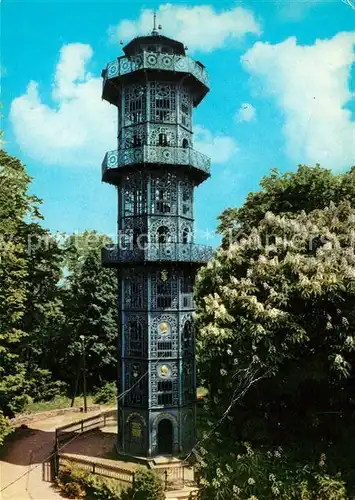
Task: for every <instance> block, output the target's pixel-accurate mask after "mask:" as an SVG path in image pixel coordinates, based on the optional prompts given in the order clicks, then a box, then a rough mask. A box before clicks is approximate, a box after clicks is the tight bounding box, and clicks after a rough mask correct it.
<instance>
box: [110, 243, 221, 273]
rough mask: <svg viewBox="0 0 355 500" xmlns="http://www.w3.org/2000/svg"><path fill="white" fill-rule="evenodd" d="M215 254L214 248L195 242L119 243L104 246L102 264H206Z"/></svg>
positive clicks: (112, 265) (113, 265)
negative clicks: (126, 246) (126, 244)
mask: <svg viewBox="0 0 355 500" xmlns="http://www.w3.org/2000/svg"><path fill="white" fill-rule="evenodd" d="M212 255H213V248H212V247H210V246H207V245H196V244H195V243H147V244H146V245H145V247H144V248H142V249H140V248H139V247H138V246H132V247H131V248H119V245H112V246H111V247H106V248H103V249H102V251H101V259H102V265H103V266H104V267H115V266H118V265H121V264H127V263H129V262H134V263H139V262H191V263H196V264H206V263H207V262H208V261H209V260H210V259H211V258H212Z"/></svg>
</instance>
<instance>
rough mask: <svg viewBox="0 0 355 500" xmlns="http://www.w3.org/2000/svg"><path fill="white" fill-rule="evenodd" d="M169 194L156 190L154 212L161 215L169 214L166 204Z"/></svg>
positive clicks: (168, 206) (167, 204) (166, 191)
mask: <svg viewBox="0 0 355 500" xmlns="http://www.w3.org/2000/svg"><path fill="white" fill-rule="evenodd" d="M169 194H170V193H169V192H168V190H166V189H158V190H157V191H156V211H157V212H159V213H161V214H166V213H169V212H170V205H169V203H167V199H168V197H169Z"/></svg>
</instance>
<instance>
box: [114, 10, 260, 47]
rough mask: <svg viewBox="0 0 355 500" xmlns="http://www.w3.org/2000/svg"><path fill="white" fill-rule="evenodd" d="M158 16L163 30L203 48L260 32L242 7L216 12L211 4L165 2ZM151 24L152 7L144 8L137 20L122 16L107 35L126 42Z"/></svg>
mask: <svg viewBox="0 0 355 500" xmlns="http://www.w3.org/2000/svg"><path fill="white" fill-rule="evenodd" d="M157 19H158V22H159V23H160V24H162V26H163V31H162V33H163V34H165V35H166V36H168V37H172V38H176V39H177V40H181V41H183V42H184V43H186V44H187V46H188V47H189V49H191V50H201V51H205V52H210V51H212V50H214V49H218V48H220V47H222V46H223V44H224V43H225V42H226V41H227V40H230V39H233V38H236V39H238V38H242V37H243V36H245V35H246V34H247V33H252V34H254V35H260V33H261V28H260V25H259V23H258V22H257V20H256V19H255V18H254V15H253V13H252V12H251V11H249V10H247V9H245V8H243V7H235V8H233V9H227V10H223V11H220V12H216V10H215V9H214V8H213V7H212V6H210V5H197V6H194V7H190V6H184V5H173V4H171V3H166V4H164V5H160V7H159V9H158V11H157ZM152 25H153V11H152V10H150V9H144V10H142V11H141V14H140V16H139V18H138V19H137V20H135V21H130V20H128V19H125V20H123V21H121V22H120V23H119V24H118V25H117V26H111V27H110V28H109V36H110V39H111V41H112V42H113V43H117V41H119V40H121V39H122V40H124V42H128V41H129V40H131V39H132V38H133V37H136V36H138V35H146V34H148V33H150V32H151V31H152Z"/></svg>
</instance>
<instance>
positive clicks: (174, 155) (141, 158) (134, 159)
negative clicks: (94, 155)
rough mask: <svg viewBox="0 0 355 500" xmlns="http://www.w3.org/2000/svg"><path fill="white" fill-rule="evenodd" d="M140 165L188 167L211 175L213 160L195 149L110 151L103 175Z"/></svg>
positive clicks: (152, 148) (161, 147)
mask: <svg viewBox="0 0 355 500" xmlns="http://www.w3.org/2000/svg"><path fill="white" fill-rule="evenodd" d="M139 163H154V164H156V163H158V164H160V163H162V164H165V165H187V166H191V167H194V168H197V169H199V170H202V171H204V172H206V173H207V174H209V173H210V170H211V160H210V158H209V157H208V156H206V155H204V154H202V153H200V152H199V151H196V150H195V149H193V148H183V147H181V146H148V145H144V146H139V147H135V148H124V149H115V150H113V151H108V152H107V153H106V155H105V157H104V160H103V162H102V174H104V173H105V172H106V171H107V170H110V169H115V168H119V167H125V166H128V165H136V164H139Z"/></svg>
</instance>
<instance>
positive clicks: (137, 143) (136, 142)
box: [133, 134, 142, 148]
mask: <svg viewBox="0 0 355 500" xmlns="http://www.w3.org/2000/svg"><path fill="white" fill-rule="evenodd" d="M141 145H142V138H141V137H139V135H136V134H135V135H134V136H133V147H134V148H137V147H139V146H141Z"/></svg>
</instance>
